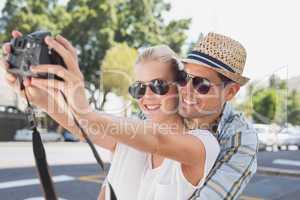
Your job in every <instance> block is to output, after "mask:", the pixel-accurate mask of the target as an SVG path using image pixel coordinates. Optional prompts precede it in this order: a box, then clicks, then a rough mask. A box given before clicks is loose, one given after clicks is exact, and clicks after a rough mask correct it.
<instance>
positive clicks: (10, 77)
mask: <svg viewBox="0 0 300 200" xmlns="http://www.w3.org/2000/svg"><path fill="white" fill-rule="evenodd" d="M5 79H6V80H7V81H8V82H9V83H12V84H14V83H16V81H17V77H16V76H14V75H12V74H11V73H6V74H5Z"/></svg>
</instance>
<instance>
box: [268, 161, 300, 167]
mask: <svg viewBox="0 0 300 200" xmlns="http://www.w3.org/2000/svg"><path fill="white" fill-rule="evenodd" d="M273 164H278V165H289V166H297V167H300V161H297V160H286V159H275V160H273Z"/></svg>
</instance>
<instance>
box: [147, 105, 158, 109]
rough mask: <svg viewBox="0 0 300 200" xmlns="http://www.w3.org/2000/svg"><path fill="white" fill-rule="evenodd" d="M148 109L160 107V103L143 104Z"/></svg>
mask: <svg viewBox="0 0 300 200" xmlns="http://www.w3.org/2000/svg"><path fill="white" fill-rule="evenodd" d="M145 107H146V108H147V109H148V110H156V109H158V108H159V107H160V105H145Z"/></svg>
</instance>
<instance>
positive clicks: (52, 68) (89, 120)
mask: <svg viewBox="0 0 300 200" xmlns="http://www.w3.org/2000/svg"><path fill="white" fill-rule="evenodd" d="M15 34H16V33H15ZM46 43H47V44H48V45H49V46H50V47H51V48H53V49H54V50H56V51H57V52H58V53H59V54H60V55H61V56H62V58H63V59H64V62H65V63H66V65H67V69H64V68H62V67H61V66H56V65H40V66H35V67H34V68H32V71H33V72H36V73H44V72H47V73H49V72H51V73H53V74H56V75H58V76H60V77H62V78H63V79H64V81H63V82H62V81H58V80H42V79H37V78H33V79H32V80H31V81H28V80H26V81H25V85H26V87H27V88H26V90H27V91H28V93H29V96H30V100H31V101H32V102H33V103H34V104H36V105H38V106H40V107H42V108H43V109H44V110H46V111H47V112H48V113H49V115H50V116H52V117H53V118H54V119H55V120H56V121H58V122H59V123H60V124H61V125H63V126H64V127H65V128H67V129H69V130H70V131H71V132H74V133H80V132H79V130H78V129H77V128H76V127H75V128H74V126H73V124H70V123H69V120H70V116H69V114H68V113H67V112H65V113H62V112H55V109H54V110H53V109H52V110H49V106H46V105H45V104H47V105H49V103H51V102H54V103H53V104H54V105H60V107H64V106H62V105H61V104H62V103H61V97H60V95H59V93H57V91H62V92H63V93H64V94H65V96H66V97H67V99H68V102H69V103H70V109H71V112H72V113H73V114H74V115H75V116H76V118H77V119H78V120H79V121H80V123H81V125H82V126H83V128H84V129H85V131H86V132H87V133H89V135H90V137H91V138H92V140H93V141H94V143H96V144H98V145H100V146H102V147H104V148H106V149H109V150H111V151H112V152H114V157H113V161H112V166H111V169H110V172H109V175H108V177H107V181H108V182H109V183H110V184H111V185H112V187H113V189H114V191H115V193H116V195H117V197H118V199H119V200H122V199H124V200H127V199H128V200H133V199H139V200H140V199H143V200H165V199H178V200H181V199H182V200H185V199H188V198H189V197H190V196H191V195H192V194H193V192H194V191H195V190H196V189H197V188H199V187H201V186H202V184H203V182H204V180H205V177H206V175H207V174H208V172H209V171H210V169H211V168H212V166H213V164H214V162H215V160H216V158H217V155H218V153H219V144H218V142H217V140H216V139H215V138H214V136H213V135H212V134H211V133H210V132H209V131H207V130H194V131H186V130H185V128H184V123H183V119H182V118H181V117H180V116H179V115H178V114H177V112H176V107H177V88H176V85H175V84H174V80H175V75H176V74H175V72H176V70H175V69H176V68H177V67H178V63H179V62H178V61H177V59H176V57H175V54H174V52H173V51H172V50H170V49H169V48H168V47H165V46H158V47H153V48H149V49H146V50H145V51H144V52H143V53H142V54H141V55H140V56H139V58H138V60H137V63H136V65H135V74H136V82H135V83H133V84H132V85H131V87H130V90H129V91H130V94H131V95H132V96H133V97H134V98H136V99H137V100H138V103H139V106H140V108H141V109H142V110H143V112H144V113H145V115H146V116H147V119H148V120H145V121H141V120H133V119H126V118H119V117H113V116H110V115H107V114H104V113H99V112H95V111H92V110H91V109H90V107H89V105H88V101H87V99H86V97H85V91H84V87H83V85H84V84H83V81H84V80H83V76H82V74H81V72H80V70H79V67H78V62H77V56H76V51H75V49H74V47H73V46H72V45H71V44H70V43H69V42H68V41H67V40H66V39H64V38H63V37H61V36H58V37H56V38H51V37H48V38H46ZM4 49H5V51H6V52H9V50H8V47H7V46H6V47H5V48H4ZM4 66H7V63H6V62H4ZM7 79H8V82H9V83H10V84H11V85H12V86H15V85H16V83H15V78H14V77H12V76H11V75H7ZM191 89H192V87H191ZM45 92H47V93H48V96H51V98H50V99H49V98H48V101H45V100H44V101H42V100H41V99H42V98H41V97H42V96H43V95H45ZM50 94H52V95H50ZM53 94H54V95H53ZM51 108H52V107H51ZM106 191H108V190H106ZM105 193H106V194H105V195H106V198H108V195H109V194H108V192H105ZM101 194H103V193H101ZM103 197H104V195H100V197H99V198H100V199H104V198H103Z"/></svg>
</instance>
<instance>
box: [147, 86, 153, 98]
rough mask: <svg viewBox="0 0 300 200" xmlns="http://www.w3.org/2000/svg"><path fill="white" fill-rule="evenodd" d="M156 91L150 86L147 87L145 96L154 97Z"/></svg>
mask: <svg viewBox="0 0 300 200" xmlns="http://www.w3.org/2000/svg"><path fill="white" fill-rule="evenodd" d="M154 95H155V93H154V92H153V91H152V90H151V88H150V87H149V86H147V88H146V92H145V97H148V98H149V97H154Z"/></svg>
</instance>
